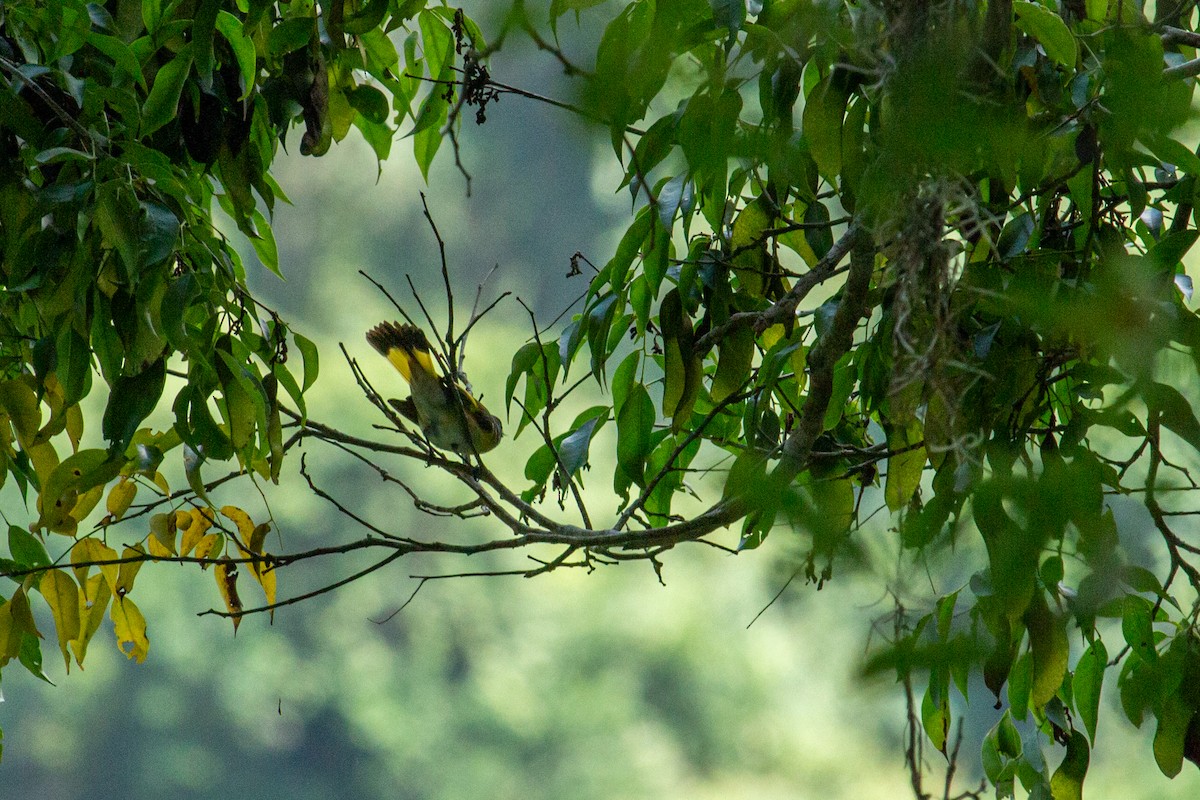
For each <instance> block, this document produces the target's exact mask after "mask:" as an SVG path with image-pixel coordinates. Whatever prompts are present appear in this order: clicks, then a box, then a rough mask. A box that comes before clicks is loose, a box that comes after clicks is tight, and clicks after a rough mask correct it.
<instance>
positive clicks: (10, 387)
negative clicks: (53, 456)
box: [0, 378, 42, 452]
mask: <svg viewBox="0 0 1200 800" xmlns="http://www.w3.org/2000/svg"><path fill="white" fill-rule="evenodd" d="M0 408H3V409H4V410H5V411H7V412H8V416H9V419H10V420H11V421H12V426H13V430H14V431H16V433H17V442H18V443H19V444H20V445H21V449H22V450H25V451H26V452H28V451H29V450H30V448H31V446H32V445H33V441H34V439H35V438H37V432H38V428H39V427H41V424H42V409H41V406H40V405H39V403H38V399H37V395H36V394H34V391H33V389H32V388H31V387H30V386H29V384H28V383H26V382H25V381H23V380H21V379H19V378H15V379H13V380H9V381H3V382H0Z"/></svg>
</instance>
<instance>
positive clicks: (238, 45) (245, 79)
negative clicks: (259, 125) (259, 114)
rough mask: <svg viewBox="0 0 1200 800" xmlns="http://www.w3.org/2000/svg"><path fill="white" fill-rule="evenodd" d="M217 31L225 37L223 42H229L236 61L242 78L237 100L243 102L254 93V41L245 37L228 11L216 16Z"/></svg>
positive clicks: (240, 24)
mask: <svg viewBox="0 0 1200 800" xmlns="http://www.w3.org/2000/svg"><path fill="white" fill-rule="evenodd" d="M217 30H218V31H219V32H220V34H221V35H222V36H224V37H225V41H227V42H229V48H230V49H231V50H233V57H234V59H235V60H236V61H237V65H238V72H239V73H240V74H241V77H242V87H243V88H242V96H241V97H239V98H238V100H245V99H246V98H247V97H249V96H250V93H251V92H253V91H254V82H255V78H256V77H257V53H256V51H255V48H254V40H253V39H251V38H250V37H248V36H246V34H245V32H244V30H243V28H242V23H241V21H240V20H238V18H237V17H235V16H234V15H233V14H230V13H229V12H228V11H221V12H219V13H218V14H217Z"/></svg>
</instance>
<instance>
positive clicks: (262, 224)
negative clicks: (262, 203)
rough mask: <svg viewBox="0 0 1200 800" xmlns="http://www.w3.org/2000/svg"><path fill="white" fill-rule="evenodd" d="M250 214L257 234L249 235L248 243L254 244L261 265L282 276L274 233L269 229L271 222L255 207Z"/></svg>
mask: <svg viewBox="0 0 1200 800" xmlns="http://www.w3.org/2000/svg"><path fill="white" fill-rule="evenodd" d="M252 216H253V219H254V230H255V231H256V232H257V234H258V235H257V236H251V237H250V244H252V245H253V246H254V252H255V253H256V254H257V255H258V260H259V261H261V262H262V263H263V266H264V267H266V268H267V269H269V270H271V272H274V273H275V274H276V275H277V276H278V277H279V278H283V273H282V272H280V271H279V247H278V246H277V245H276V244H275V233H274V232H273V231H272V230H271V223H269V222H267V218H266V217H264V216H263V214H262V212H261V211H259V210H258V209H257V208H256V209H254V213H253V215H252Z"/></svg>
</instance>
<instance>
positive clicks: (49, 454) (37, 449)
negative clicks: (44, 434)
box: [25, 442, 58, 485]
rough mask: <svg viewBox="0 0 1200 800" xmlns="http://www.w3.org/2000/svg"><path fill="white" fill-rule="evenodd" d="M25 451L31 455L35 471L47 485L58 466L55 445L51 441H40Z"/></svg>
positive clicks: (30, 458) (30, 459) (39, 478)
mask: <svg viewBox="0 0 1200 800" xmlns="http://www.w3.org/2000/svg"><path fill="white" fill-rule="evenodd" d="M25 453H26V454H27V455H28V456H29V461H30V463H31V464H33V471H34V472H35V473H36V474H37V476H38V480H39V481H41V483H42V485H45V484H46V482H47V481H49V480H50V476H51V475H53V474H54V468H55V467H57V466H58V453H57V452H56V451H55V449H54V445H52V444H50V443H49V442H38V443H37V444H35V445H33V446H32V447H30V448H29V449H28V450H26V451H25Z"/></svg>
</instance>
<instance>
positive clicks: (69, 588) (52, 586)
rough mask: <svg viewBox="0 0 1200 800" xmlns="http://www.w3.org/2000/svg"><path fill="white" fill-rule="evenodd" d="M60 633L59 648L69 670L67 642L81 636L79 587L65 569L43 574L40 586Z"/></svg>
mask: <svg viewBox="0 0 1200 800" xmlns="http://www.w3.org/2000/svg"><path fill="white" fill-rule="evenodd" d="M40 589H41V592H42V596H43V597H45V598H46V604H47V605H49V606H50V613H51V614H52V615H54V628H55V631H56V632H57V634H58V649H59V650H60V651H62V657H63V663H65V664H66V666H67V672H70V671H71V655H70V653H68V652H67V642H70V641H71V640H73V639H77V638H79V589H78V587H77V586H76V585H75V581H73V580H72V579H71V576H70V575H68V574H67V573H66V571H65V570H61V569H55V570H51V571H49V572H47V573H46V574H45V575H43V576H42V583H41V586H40Z"/></svg>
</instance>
